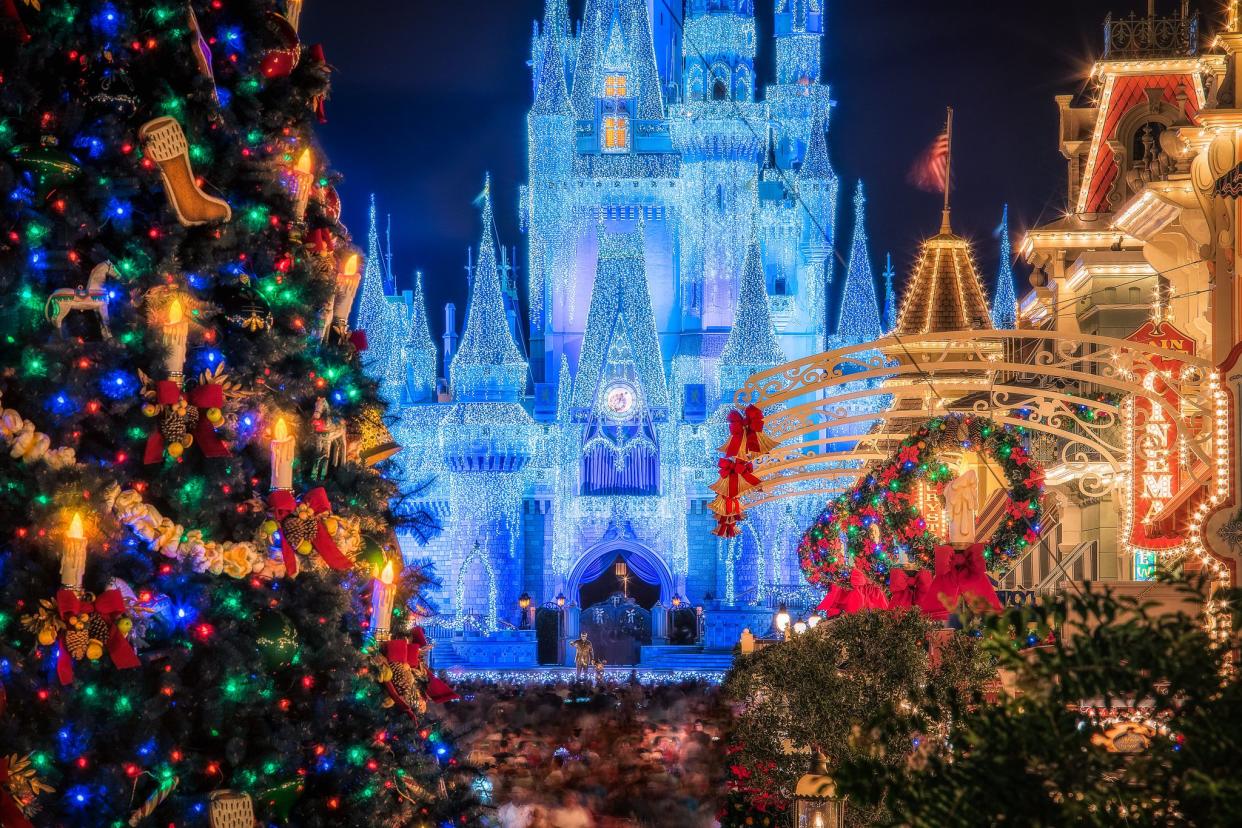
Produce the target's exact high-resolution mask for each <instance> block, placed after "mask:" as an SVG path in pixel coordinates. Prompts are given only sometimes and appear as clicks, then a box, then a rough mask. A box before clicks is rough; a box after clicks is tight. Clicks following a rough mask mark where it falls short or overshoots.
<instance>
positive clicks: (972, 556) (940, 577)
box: [919, 543, 1001, 621]
mask: <svg viewBox="0 0 1242 828" xmlns="http://www.w3.org/2000/svg"><path fill="white" fill-rule="evenodd" d="M962 601H965V602H966V604H967V606H970V607H974V608H981V607H983V606H987V607H988V608H990V609H992V610H993V611H995V612H1000V611H1001V602H1000V599H999V598H998V597H997V596H996V587H994V586H992V582H991V581H989V580H988V574H987V566H986V564H985V563H984V561H983V544H981V543H976V544H974V545H973V546H970V547H969V548H967V549H954V548H953V547H951V546H937V547H936V577H935V578H933V579H932V582H931V584H930V585H929V586H928V588H927V592H926V594H924V596H923V599H922V600H921V601H920V602H919V607H920V608H921V609H922V610H923V611H924V612H926V613H927V614H928V615H929V616H931V617H932V618H934V619H936V620H937V621H944V620H945V619H947V618H948V617H949V614H950V613H951V612H952V611H953V610H954V609H956V608H957V606H958V604H959V603H961V602H962Z"/></svg>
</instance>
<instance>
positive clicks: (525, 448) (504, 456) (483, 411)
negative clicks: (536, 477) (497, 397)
mask: <svg viewBox="0 0 1242 828" xmlns="http://www.w3.org/2000/svg"><path fill="white" fill-rule="evenodd" d="M455 409H456V410H455V411H454V412H453V414H452V415H451V416H449V417H447V418H445V419H444V420H443V421H442V423H441V427H440V451H441V456H442V457H443V458H444V465H445V466H446V467H448V469H449V471H451V472H459V473H469V472H493V473H499V474H511V473H515V472H520V471H522V470H523V469H525V468H526V466H527V465H528V464H529V463H530V461H531V459H532V458H533V457H534V456H535V452H536V449H537V443H538V439H539V433H540V429H539V428H538V427H537V426H536V425H535V424H534V421H533V420H531V419H530V416H529V415H528V414H526V412H525V411H524V410H523V409H522V407H521V406H520V405H518V404H504V403H500V404H496V403H492V404H480V403H466V404H462V405H458V406H456V407H455Z"/></svg>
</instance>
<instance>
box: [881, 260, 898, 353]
mask: <svg viewBox="0 0 1242 828" xmlns="http://www.w3.org/2000/svg"><path fill="white" fill-rule="evenodd" d="M896 275H897V273H896V271H894V270H893V254H892V253H885V254H884V330H886V331H888V332H890V333H891V332H892V331H894V330H896V329H897V291H896V289H895V288H894V287H893V277H894V276H896Z"/></svg>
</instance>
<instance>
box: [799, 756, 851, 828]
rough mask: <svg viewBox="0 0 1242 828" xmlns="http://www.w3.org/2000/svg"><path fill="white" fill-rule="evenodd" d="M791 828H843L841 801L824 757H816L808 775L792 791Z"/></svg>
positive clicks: (843, 818)
mask: <svg viewBox="0 0 1242 828" xmlns="http://www.w3.org/2000/svg"><path fill="white" fill-rule="evenodd" d="M794 826H795V828H845V800H844V799H843V798H839V797H838V796H837V786H836V783H834V782H833V781H832V777H831V776H829V775H828V768H827V765H826V764H825V762H824V755H823V754H822V753H821V754H816V756H815V760H814V762H812V763H811V770H810V772H809V773H806V774H803V776H802V778H801V779H799V780H798V787H797V788H795V789H794Z"/></svg>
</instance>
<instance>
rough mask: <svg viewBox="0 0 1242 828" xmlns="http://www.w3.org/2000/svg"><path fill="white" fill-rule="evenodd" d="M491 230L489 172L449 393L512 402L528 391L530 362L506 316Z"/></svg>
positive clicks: (461, 398)
mask: <svg viewBox="0 0 1242 828" xmlns="http://www.w3.org/2000/svg"><path fill="white" fill-rule="evenodd" d="M495 233H496V230H495V224H494V221H493V218H492V185H491V178H490V176H489V177H488V179H487V183H486V185H485V186H484V190H483V232H482V238H481V239H480V241H479V262H478V267H477V269H476V270H475V274H474V285H473V289H472V290H471V292H470V308H469V311H468V313H467V317H466V329H465V332H464V333H463V334H462V337H461V347H460V348H458V350H457V354H456V355H455V356H454V357H453V364H452V367H451V370H450V381H451V383H452V387H453V395H454V397H455V398H456V399H458V400H462V401H479V402H481V401H502V402H512V401H516V400H519V399H521V397H522V396H523V394H524V392H525V390H526V377H527V372H528V366H527V364H526V358H525V357H523V356H522V352H521V351H520V350H518V347H517V345H516V344H515V343H514V341H513V336H512V333H511V332H510V329H509V320H508V317H507V316H506V314H505V305H504V298H503V297H502V295H501V291H500V273H499V271H498V268H497V261H496V240H495Z"/></svg>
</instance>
